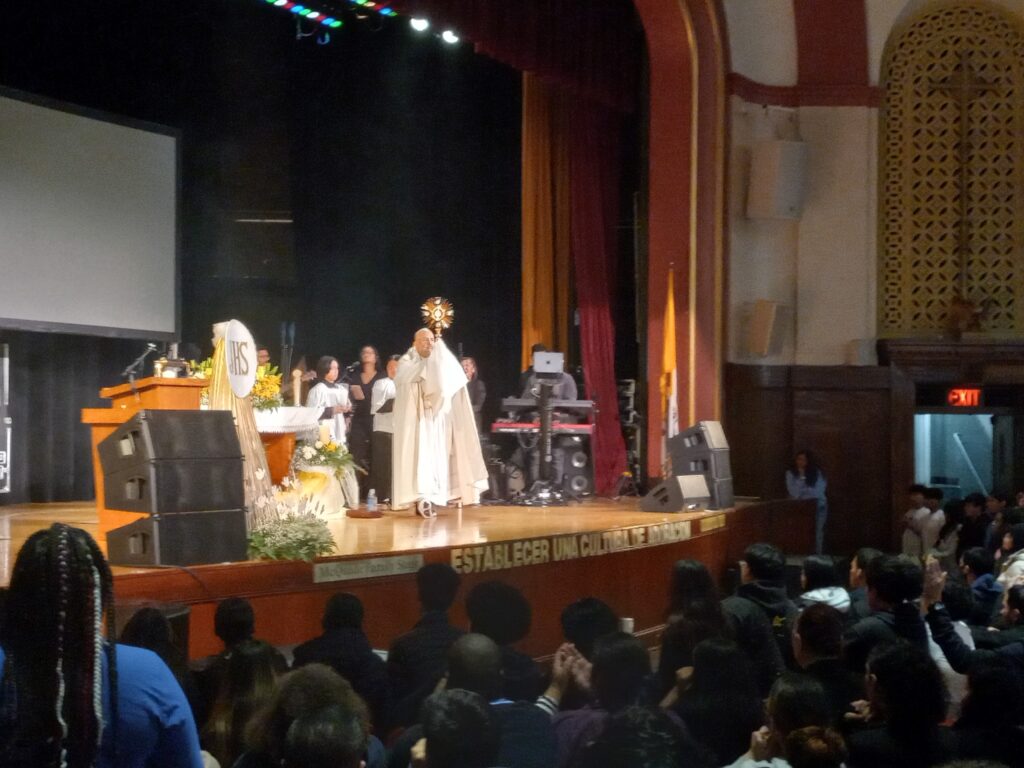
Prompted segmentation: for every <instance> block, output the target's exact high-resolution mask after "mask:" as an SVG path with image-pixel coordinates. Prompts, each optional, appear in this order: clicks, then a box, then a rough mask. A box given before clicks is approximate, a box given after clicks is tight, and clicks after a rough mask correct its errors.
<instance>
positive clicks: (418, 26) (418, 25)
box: [409, 19, 430, 32]
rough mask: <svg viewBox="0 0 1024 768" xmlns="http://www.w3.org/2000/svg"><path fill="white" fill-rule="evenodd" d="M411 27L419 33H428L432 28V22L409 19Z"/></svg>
mask: <svg viewBox="0 0 1024 768" xmlns="http://www.w3.org/2000/svg"><path fill="white" fill-rule="evenodd" d="M409 26H410V27H412V28H413V29H415V30H416V31H417V32H426V31H427V30H428V29H429V28H430V22H429V21H427V20H426V19H409Z"/></svg>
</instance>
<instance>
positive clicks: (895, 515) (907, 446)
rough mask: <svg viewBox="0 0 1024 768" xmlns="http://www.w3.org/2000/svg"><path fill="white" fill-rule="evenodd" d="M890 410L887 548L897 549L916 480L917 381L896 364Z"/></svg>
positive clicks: (892, 378) (890, 370)
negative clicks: (915, 428)
mask: <svg viewBox="0 0 1024 768" xmlns="http://www.w3.org/2000/svg"><path fill="white" fill-rule="evenodd" d="M889 375H890V379H891V389H890V400H889V410H890V413H891V414H892V443H891V445H890V448H889V450H890V463H891V470H890V478H891V479H890V484H889V485H890V489H889V540H888V541H887V542H886V544H887V545H888V547H887V548H888V549H893V550H895V549H896V548H897V545H898V542H899V541H900V537H901V536H902V535H903V512H904V511H906V509H907V486H909V485H910V484H911V483H913V482H914V409H915V406H916V389H917V388H916V387H915V385H914V381H913V380H912V379H911V378H910V377H909V376H907V375H906V373H905V372H904V371H903V370H902V369H901V368H899V367H897V366H895V365H894V366H890V368H889Z"/></svg>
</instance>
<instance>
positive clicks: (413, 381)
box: [391, 339, 487, 506]
mask: <svg viewBox="0 0 1024 768" xmlns="http://www.w3.org/2000/svg"><path fill="white" fill-rule="evenodd" d="M467 383H468V382H467V380H466V374H465V372H464V371H463V370H462V366H461V365H460V364H459V361H458V360H457V359H456V358H455V355H453V354H452V353H451V351H450V350H449V349H448V347H447V346H446V345H445V343H444V341H442V340H440V339H438V340H437V342H436V343H435V344H434V350H433V352H432V353H431V355H430V357H427V358H423V357H420V355H419V353H418V352H417V351H416V349H415V347H412V348H410V349H409V351H408V352H406V353H405V354H404V355H403V356H402V358H401V359H400V360H399V361H398V373H397V374H396V375H395V407H394V426H395V432H394V441H393V443H392V488H391V496H392V504H393V505H395V506H405V505H406V504H411V503H414V502H417V501H419V500H420V499H424V500H426V501H429V502H431V503H432V504H436V505H439V506H445V505H447V504H448V502H449V501H452V500H456V499H457V500H459V501H461V502H462V503H463V504H477V503H479V501H480V493H481V492H482V491H485V490H486V489H487V466H486V464H485V463H484V458H483V453H482V452H481V450H480V437H479V435H478V434H477V431H476V421H475V419H474V418H473V406H472V404H471V403H470V400H469V393H468V392H467V391H466V384H467Z"/></svg>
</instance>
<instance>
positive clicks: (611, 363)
mask: <svg viewBox="0 0 1024 768" xmlns="http://www.w3.org/2000/svg"><path fill="white" fill-rule="evenodd" d="M570 139H571V141H570V146H571V149H570V153H569V167H570V197H571V201H572V202H571V211H572V254H573V265H574V266H575V268H576V298H577V301H578V303H579V312H580V347H581V350H582V353H583V379H584V383H585V384H586V389H587V395H588V397H590V398H592V399H594V400H596V401H597V405H598V409H599V411H598V414H597V418H596V420H595V425H594V436H593V440H592V447H593V454H594V484H595V489H596V491H597V493H599V494H601V495H609V494H612V493H613V492H614V491H615V487H616V483H617V481H618V479H619V477H620V476H621V474H622V473H623V471H625V469H626V446H625V442H624V441H623V439H622V426H621V425H620V423H619V395H618V390H617V388H616V377H615V324H614V322H613V321H612V313H611V299H612V296H613V294H614V290H613V289H614V286H615V274H616V269H615V258H614V254H615V222H616V214H617V204H616V203H617V199H618V190H619V162H620V157H619V116H618V115H617V114H615V113H614V112H612V111H611V110H609V109H606V108H604V107H601V106H599V105H597V104H594V103H593V102H591V101H588V100H586V99H579V98H578V99H576V100H575V103H574V104H573V106H572V117H571V121H570Z"/></svg>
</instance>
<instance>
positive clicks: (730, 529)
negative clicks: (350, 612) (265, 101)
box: [0, 498, 814, 658]
mask: <svg viewBox="0 0 1024 768" xmlns="http://www.w3.org/2000/svg"><path fill="white" fill-rule="evenodd" d="M57 521H60V522H68V523H71V524H73V525H78V526H80V527H83V528H85V529H87V530H90V531H91V532H93V533H95V532H96V525H97V517H96V507H95V506H94V505H93V504H91V503H81V504H32V505H24V506H17V507H7V508H5V509H4V510H3V511H2V512H0V564H2V566H3V574H2V575H3V578H4V581H5V583H6V579H7V578H9V574H10V568H11V565H12V563H13V559H14V556H15V554H16V553H17V550H18V548H19V547H20V545H21V542H23V541H24V539H25V537H26V536H28V535H29V534H31V533H32V532H33V531H34V530H38V529H39V528H43V527H46V526H48V525H49V524H51V523H53V522H57ZM330 525H331V531H332V533H333V534H334V538H335V542H336V543H337V547H338V554H337V555H336V556H333V557H327V558H322V559H319V560H317V561H316V562H314V563H303V562H267V561H260V562H240V563H227V564H223V565H206V566H197V567H192V568H187V569H186V568H173V567H170V568H146V569H143V568H115V569H114V574H115V585H114V588H115V593H116V597H117V601H118V603H119V604H122V611H126V609H127V608H128V607H129V606H130V605H138V604H139V603H160V604H162V603H181V604H185V605H188V606H190V607H191V609H192V612H191V624H190V636H189V650H190V655H191V656H192V657H193V658H196V657H199V656H203V655H206V654H210V653H215V652H216V651H218V650H219V644H218V641H217V639H216V637H215V636H214V634H213V614H214V609H215V607H216V604H217V601H219V600H221V599H223V598H225V597H231V596H241V597H246V598H248V599H249V600H251V601H252V604H253V607H254V608H255V610H256V628H257V635H258V636H259V637H261V638H263V639H266V640H269V641H270V642H272V643H275V644H278V645H289V644H292V643H298V642H301V641H303V640H307V639H309V638H310V637H313V636H315V635H317V634H319V632H320V615H321V611H322V608H323V605H324V603H325V602H326V600H327V598H328V597H329V596H330V595H331V594H332V593H334V592H341V591H345V592H352V593H354V594H356V595H358V596H359V597H360V599H362V601H363V603H364V604H365V606H366V621H365V628H366V631H367V634H368V635H369V637H370V640H371V641H372V642H373V643H374V645H375V646H376V647H384V648H386V647H387V646H388V643H389V642H390V640H391V639H392V638H394V637H395V636H397V635H399V634H401V633H402V632H404V631H406V630H407V629H409V627H411V626H412V625H413V624H414V623H415V622H416V620H417V619H418V616H419V606H418V603H417V600H416V584H415V573H416V570H417V569H418V568H419V567H420V566H421V565H424V564H425V563H438V562H440V563H449V564H451V565H452V567H454V568H455V569H456V570H458V571H459V572H460V573H461V574H463V588H462V595H464V594H465V593H466V591H467V590H468V589H469V588H470V587H472V586H473V585H474V584H476V583H478V582H480V581H484V580H488V579H501V580H503V581H506V582H508V583H510V584H514V585H515V586H517V587H519V588H520V589H521V590H522V591H523V592H524V593H525V595H526V597H527V598H528V599H529V600H530V603H531V604H532V605H533V627H532V629H531V631H530V635H529V637H528V638H527V640H526V641H525V642H524V643H523V647H522V650H524V651H526V652H527V653H530V654H532V655H534V656H543V655H546V654H548V653H551V652H552V651H553V650H554V649H555V648H556V647H557V645H558V644H559V642H561V638H562V635H561V628H560V626H559V614H560V613H561V610H562V608H564V607H565V605H567V604H568V603H570V602H571V601H573V600H576V599H578V598H580V597H584V596H590V595H592V596H595V597H600V598H601V599H603V600H605V601H607V602H608V603H609V604H610V605H611V606H612V607H613V608H614V609H615V610H616V611H617V612H618V613H619V614H620V615H622V616H632V617H633V618H634V619H635V627H636V631H637V633H638V634H645V633H646V634H652V635H653V634H656V633H657V630H658V629H659V628H660V626H661V624H662V622H663V619H664V616H663V611H664V609H665V603H666V599H667V595H668V583H669V573H670V570H671V567H672V564H673V563H674V562H675V561H676V560H679V559H680V558H695V559H698V560H701V561H703V562H704V563H706V564H707V566H708V567H709V568H710V569H711V571H712V573H713V574H716V575H718V576H721V575H722V574H723V573H724V571H725V569H726V568H727V567H728V566H729V565H731V564H733V563H734V562H735V561H736V560H737V559H738V558H739V556H740V554H741V553H742V551H743V549H744V548H745V547H746V546H747V545H748V544H750V543H751V542H753V541H770V542H773V543H776V544H778V545H779V546H781V547H783V549H785V550H786V551H787V552H791V553H795V554H803V553H808V552H811V551H812V550H813V542H814V503H813V501H812V502H810V503H808V502H794V501H770V502H753V501H751V502H746V503H744V502H739V503H738V505H737V507H736V508H735V509H729V510H724V511H697V512H687V513H681V514H669V515H666V514H649V513H645V512H641V511H640V510H639V500H638V499H635V498H626V499H620V500H618V501H612V500H608V499H593V500H589V501H586V502H584V503H582V504H574V505H572V506H568V507H550V508H523V507H471V508H466V509H463V510H461V511H459V510H455V509H452V510H444V511H442V513H441V514H440V515H439V516H438V517H437V518H436V519H433V520H423V519H421V518H417V517H412V516H410V515H409V514H408V513H385V516H384V517H383V518H380V519H376V520H356V519H349V518H342V517H338V518H337V519H334V520H332V521H331V522H330ZM101 543H102V542H101ZM453 619H454V621H455V622H457V623H460V624H463V625H465V623H466V617H465V611H464V610H463V606H462V601H461V595H460V600H459V601H457V603H456V606H455V608H454V610H453Z"/></svg>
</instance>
